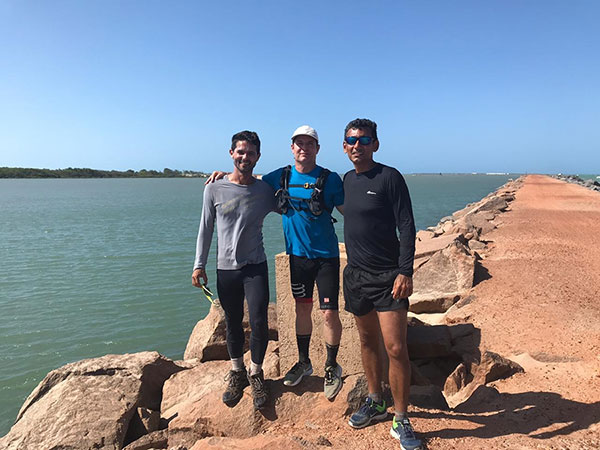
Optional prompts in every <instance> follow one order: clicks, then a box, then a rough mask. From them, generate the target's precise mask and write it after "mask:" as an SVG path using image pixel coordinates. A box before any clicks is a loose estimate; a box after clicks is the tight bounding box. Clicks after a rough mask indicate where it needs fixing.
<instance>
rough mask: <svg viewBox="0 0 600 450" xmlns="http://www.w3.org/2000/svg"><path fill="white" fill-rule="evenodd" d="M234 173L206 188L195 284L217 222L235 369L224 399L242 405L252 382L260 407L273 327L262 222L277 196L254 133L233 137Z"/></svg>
mask: <svg viewBox="0 0 600 450" xmlns="http://www.w3.org/2000/svg"><path fill="white" fill-rule="evenodd" d="M229 153H230V154H231V158H232V159H233V163H234V170H233V172H232V173H231V174H230V175H229V176H228V177H227V178H224V179H222V180H219V181H217V182H216V183H213V184H210V185H207V186H206V188H205V190H204V204H203V208H202V219H201V221H200V229H199V231H198V241H197V244H196V260H195V262H194V272H193V274H192V284H193V285H194V286H196V287H201V286H202V285H201V280H202V281H203V282H204V284H206V283H207V282H208V276H207V274H206V270H205V268H206V261H207V259H208V252H209V249H210V244H211V241H212V236H213V231H214V223H215V219H216V221H217V222H218V226H217V292H218V295H219V300H220V302H221V306H222V307H223V311H224V312H225V322H226V325H227V350H228V351H229V356H230V358H231V363H232V370H231V371H230V372H229V383H228V386H227V388H226V389H225V392H224V393H223V402H224V403H225V404H226V405H227V406H230V407H233V406H235V405H237V403H238V402H239V401H240V399H241V398H242V395H243V390H244V388H245V387H246V386H248V384H250V385H251V386H252V395H253V397H254V407H255V408H256V409H261V408H262V407H263V406H264V405H265V404H266V401H267V393H266V390H265V386H264V376H263V371H262V362H263V359H264V356H265V351H266V349H267V343H268V337H269V327H268V322H267V310H268V305H269V281H268V269H267V261H266V259H267V258H266V255H265V250H264V247H263V238H262V226H263V220H264V218H265V216H266V215H267V214H268V213H269V212H271V211H274V210H275V197H274V195H273V190H272V189H271V187H270V186H269V185H267V184H266V183H265V182H263V181H261V180H257V179H256V178H254V176H253V175H252V171H253V170H254V166H255V165H256V162H257V161H258V159H259V158H260V140H259V138H258V135H257V134H256V133H254V132H251V131H241V132H239V133H236V134H234V135H233V137H232V139H231V149H230V150H229ZM244 297H245V298H246V300H247V302H248V313H249V318H250V327H251V329H252V333H251V335H250V353H251V357H252V364H251V367H250V373H249V374H247V372H246V368H245V367H244V360H243V352H244V338H245V337H244V329H243V327H242V319H243V317H244Z"/></svg>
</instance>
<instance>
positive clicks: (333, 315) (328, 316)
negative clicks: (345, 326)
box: [321, 309, 340, 327]
mask: <svg viewBox="0 0 600 450" xmlns="http://www.w3.org/2000/svg"><path fill="white" fill-rule="evenodd" d="M321 311H322V312H323V319H324V320H325V325H327V326H328V327H331V326H335V325H337V324H339V323H340V312H339V311H338V310H337V309H322V310H321Z"/></svg>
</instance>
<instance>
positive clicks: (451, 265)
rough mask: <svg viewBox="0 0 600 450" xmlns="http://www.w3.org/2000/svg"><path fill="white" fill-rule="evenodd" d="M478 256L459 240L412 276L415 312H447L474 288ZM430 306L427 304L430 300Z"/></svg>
mask: <svg viewBox="0 0 600 450" xmlns="http://www.w3.org/2000/svg"><path fill="white" fill-rule="evenodd" d="M474 276H475V257H474V256H472V255H471V253H470V252H469V249H468V248H467V247H466V246H465V245H463V244H462V243H461V242H459V241H458V240H454V241H452V242H451V243H450V244H449V245H448V246H447V247H445V248H444V249H443V250H441V251H439V252H437V253H435V254H434V255H433V256H432V257H431V258H430V259H429V261H427V262H426V263H425V264H423V266H421V267H420V268H419V270H417V272H415V274H414V276H413V284H414V293H413V295H412V296H411V297H410V301H411V306H410V310H411V311H412V312H444V311H446V310H447V309H448V308H449V307H450V306H452V304H454V302H455V301H456V300H458V298H459V297H460V296H461V295H462V294H464V293H466V291H467V290H469V289H470V288H472V287H473V280H474ZM428 302H429V303H430V305H431V306H428V305H427V303H428Z"/></svg>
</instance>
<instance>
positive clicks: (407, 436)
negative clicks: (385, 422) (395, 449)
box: [390, 416, 421, 450]
mask: <svg viewBox="0 0 600 450" xmlns="http://www.w3.org/2000/svg"><path fill="white" fill-rule="evenodd" d="M390 434H391V435H392V437H393V438H394V439H398V440H399V441H400V447H401V448H402V450H418V449H420V448H421V440H420V439H417V437H416V436H415V432H414V430H413V427H412V425H411V424H410V420H408V417H405V418H404V419H402V420H400V421H396V416H394V420H393V421H392V428H391V429H390Z"/></svg>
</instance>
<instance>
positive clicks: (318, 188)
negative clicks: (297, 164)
mask: <svg viewBox="0 0 600 450" xmlns="http://www.w3.org/2000/svg"><path fill="white" fill-rule="evenodd" d="M330 173H331V171H329V170H327V169H325V168H323V169H322V170H321V173H320V174H319V177H318V178H317V179H316V181H315V182H314V183H304V184H290V176H291V174H292V166H285V167H284V168H283V170H282V171H281V178H280V179H279V186H281V187H280V188H279V190H278V191H277V192H276V193H275V199H276V202H277V208H278V209H279V210H280V211H281V213H282V214H285V213H286V212H287V210H288V208H289V207H290V206H291V207H292V208H293V209H295V210H296V211H298V209H296V208H295V207H294V205H293V204H292V202H291V201H290V200H298V201H299V202H301V203H300V205H301V206H300V210H302V209H304V210H306V211H310V212H311V214H313V215H314V216H320V215H321V214H322V213H323V211H324V210H326V211H328V212H329V213H331V211H332V210H331V209H329V208H327V207H326V206H325V198H324V190H325V182H326V181H327V177H328V176H329V174H330ZM291 187H300V188H304V189H312V190H313V191H312V194H310V198H300V197H292V196H291V195H290V188H291ZM302 205H305V207H304V208H303V207H302ZM332 219H333V217H332ZM333 220H335V219H333Z"/></svg>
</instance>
